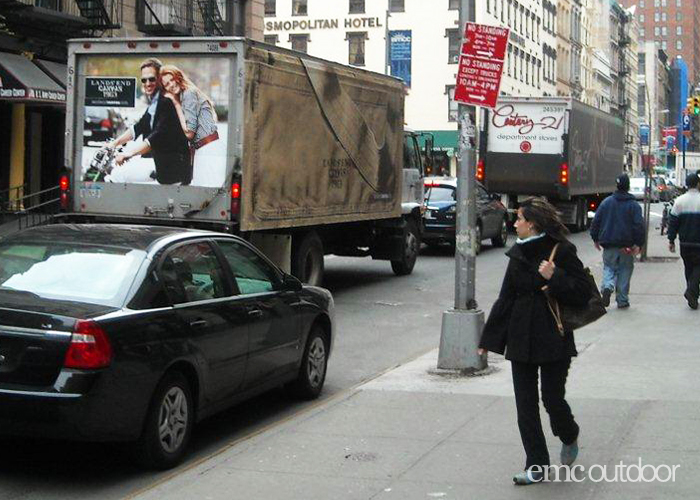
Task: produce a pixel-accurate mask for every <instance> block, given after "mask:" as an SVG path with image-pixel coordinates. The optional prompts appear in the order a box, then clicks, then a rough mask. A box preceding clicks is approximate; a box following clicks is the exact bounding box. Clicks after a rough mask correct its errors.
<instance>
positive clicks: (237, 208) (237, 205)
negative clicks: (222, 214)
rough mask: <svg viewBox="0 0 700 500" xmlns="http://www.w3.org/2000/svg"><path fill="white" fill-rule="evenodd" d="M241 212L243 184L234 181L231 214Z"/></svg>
mask: <svg viewBox="0 0 700 500" xmlns="http://www.w3.org/2000/svg"><path fill="white" fill-rule="evenodd" d="M240 212H241V184H240V183H239V182H234V183H233V184H231V215H238V214H239V213H240Z"/></svg>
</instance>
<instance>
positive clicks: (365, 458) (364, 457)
mask: <svg viewBox="0 0 700 500" xmlns="http://www.w3.org/2000/svg"><path fill="white" fill-rule="evenodd" d="M345 459H346V460H352V461H354V462H373V461H374V460H376V459H377V454H376V453H370V452H366V451H359V452H357V453H350V454H349V455H345Z"/></svg>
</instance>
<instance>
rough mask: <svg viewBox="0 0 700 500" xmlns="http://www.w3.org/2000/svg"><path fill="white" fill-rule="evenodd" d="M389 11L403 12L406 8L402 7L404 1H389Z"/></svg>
mask: <svg viewBox="0 0 700 500" xmlns="http://www.w3.org/2000/svg"><path fill="white" fill-rule="evenodd" d="M389 11H390V12H405V11H406V6H405V5H404V0H389Z"/></svg>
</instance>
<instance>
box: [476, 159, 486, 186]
mask: <svg viewBox="0 0 700 500" xmlns="http://www.w3.org/2000/svg"><path fill="white" fill-rule="evenodd" d="M476 180H477V181H479V182H484V159H483V158H479V161H478V162H477V164H476Z"/></svg>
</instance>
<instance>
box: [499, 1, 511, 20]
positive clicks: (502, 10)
mask: <svg viewBox="0 0 700 500" xmlns="http://www.w3.org/2000/svg"><path fill="white" fill-rule="evenodd" d="M505 10H506V9H505V0H501V22H503V18H504V16H505ZM509 23H510V21H509ZM509 26H510V24H509Z"/></svg>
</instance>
